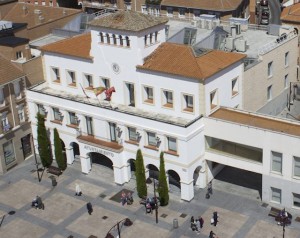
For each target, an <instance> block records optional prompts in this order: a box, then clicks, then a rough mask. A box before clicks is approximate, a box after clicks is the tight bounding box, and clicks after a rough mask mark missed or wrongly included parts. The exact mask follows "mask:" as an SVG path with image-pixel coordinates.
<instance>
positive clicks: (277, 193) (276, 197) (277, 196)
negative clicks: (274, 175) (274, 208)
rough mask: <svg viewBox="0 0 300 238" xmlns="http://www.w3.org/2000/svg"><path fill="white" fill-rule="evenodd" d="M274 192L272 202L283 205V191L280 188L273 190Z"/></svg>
mask: <svg viewBox="0 0 300 238" xmlns="http://www.w3.org/2000/svg"><path fill="white" fill-rule="evenodd" d="M271 192H272V201H273V202H277V203H281V190H280V189H278V188H271Z"/></svg>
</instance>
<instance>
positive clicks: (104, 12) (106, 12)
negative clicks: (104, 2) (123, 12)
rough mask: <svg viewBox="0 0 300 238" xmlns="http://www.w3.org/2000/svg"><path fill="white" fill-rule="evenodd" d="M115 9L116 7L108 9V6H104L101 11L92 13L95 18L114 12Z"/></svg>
mask: <svg viewBox="0 0 300 238" xmlns="http://www.w3.org/2000/svg"><path fill="white" fill-rule="evenodd" d="M116 11H117V9H108V8H106V9H103V10H101V11H98V12H95V13H93V14H92V15H94V16H95V17H97V18H100V17H104V16H107V15H109V14H111V13H114V12H116Z"/></svg>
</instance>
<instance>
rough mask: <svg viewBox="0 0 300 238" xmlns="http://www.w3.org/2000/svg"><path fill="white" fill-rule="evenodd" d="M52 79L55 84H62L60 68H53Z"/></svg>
mask: <svg viewBox="0 0 300 238" xmlns="http://www.w3.org/2000/svg"><path fill="white" fill-rule="evenodd" d="M51 78H52V80H53V81H54V82H57V83H60V73H59V69H58V68H54V67H52V68H51Z"/></svg>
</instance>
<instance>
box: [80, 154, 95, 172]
mask: <svg viewBox="0 0 300 238" xmlns="http://www.w3.org/2000/svg"><path fill="white" fill-rule="evenodd" d="M80 162H81V172H82V173H84V174H88V173H89V172H90V171H91V169H92V167H91V158H90V157H89V156H80Z"/></svg>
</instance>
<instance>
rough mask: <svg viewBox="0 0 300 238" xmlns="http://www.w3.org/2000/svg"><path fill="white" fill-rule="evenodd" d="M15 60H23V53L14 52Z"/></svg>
mask: <svg viewBox="0 0 300 238" xmlns="http://www.w3.org/2000/svg"><path fill="white" fill-rule="evenodd" d="M16 58H17V59H20V58H23V52H22V51H17V52H16Z"/></svg>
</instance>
